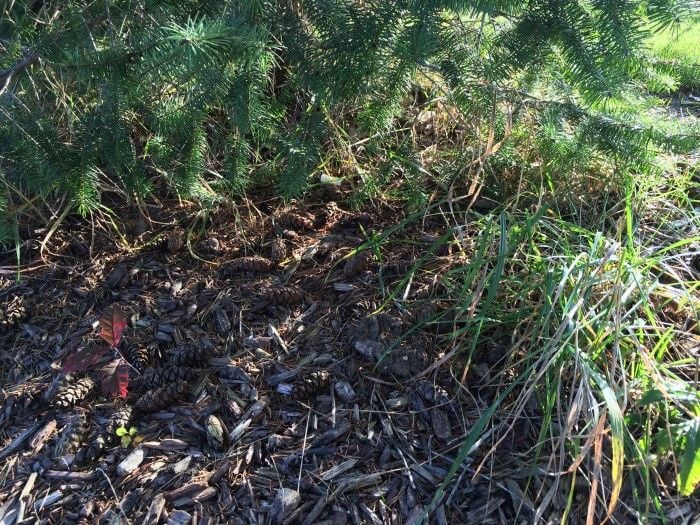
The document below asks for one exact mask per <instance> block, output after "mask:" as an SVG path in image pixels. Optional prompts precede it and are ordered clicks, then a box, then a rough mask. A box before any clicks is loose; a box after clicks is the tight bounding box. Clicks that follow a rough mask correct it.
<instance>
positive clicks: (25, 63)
mask: <svg viewBox="0 0 700 525" xmlns="http://www.w3.org/2000/svg"><path fill="white" fill-rule="evenodd" d="M37 60H39V55H37V54H36V53H32V52H27V51H25V52H24V58H23V59H22V60H20V61H19V62H17V63H16V64H15V65H14V66H12V67H11V68H9V69H5V70H4V71H0V82H2V87H1V88H0V95H2V94H3V93H5V91H7V87H8V86H9V85H10V81H11V80H12V77H14V76H15V75H17V74H18V73H21V72H22V71H24V70H25V69H27V68H28V67H29V66H31V65H32V64H33V63H34V62H36V61H37Z"/></svg>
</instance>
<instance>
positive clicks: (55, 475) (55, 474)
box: [43, 470, 97, 483]
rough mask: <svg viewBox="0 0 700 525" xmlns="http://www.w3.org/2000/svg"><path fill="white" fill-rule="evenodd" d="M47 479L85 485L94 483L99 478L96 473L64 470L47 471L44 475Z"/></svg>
mask: <svg viewBox="0 0 700 525" xmlns="http://www.w3.org/2000/svg"><path fill="white" fill-rule="evenodd" d="M43 477H44V478H45V479H58V480H62V481H73V482H79V483H85V482H87V481H93V480H94V479H95V478H96V477H97V473H96V472H92V471H90V472H66V471H63V470H45V471H44V473H43Z"/></svg>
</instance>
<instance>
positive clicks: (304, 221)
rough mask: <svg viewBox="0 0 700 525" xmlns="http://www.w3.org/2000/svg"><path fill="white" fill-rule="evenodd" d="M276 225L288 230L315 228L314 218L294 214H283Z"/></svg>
mask: <svg viewBox="0 0 700 525" xmlns="http://www.w3.org/2000/svg"><path fill="white" fill-rule="evenodd" d="M275 223H276V224H277V225H278V226H279V227H281V228H283V229H288V230H311V229H313V227H314V221H313V219H312V218H310V217H308V216H304V215H300V214H298V213H294V212H286V213H281V214H280V215H278V216H277V218H276V219H275Z"/></svg>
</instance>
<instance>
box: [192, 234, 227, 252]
mask: <svg viewBox="0 0 700 525" xmlns="http://www.w3.org/2000/svg"><path fill="white" fill-rule="evenodd" d="M197 248H198V251H199V252H200V253H202V254H204V255H220V254H221V252H222V251H223V247H222V245H221V241H219V239H217V238H216V237H207V238H206V239H204V240H202V241H200V242H199V244H198V245H197Z"/></svg>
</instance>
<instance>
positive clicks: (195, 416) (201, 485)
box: [0, 197, 529, 525]
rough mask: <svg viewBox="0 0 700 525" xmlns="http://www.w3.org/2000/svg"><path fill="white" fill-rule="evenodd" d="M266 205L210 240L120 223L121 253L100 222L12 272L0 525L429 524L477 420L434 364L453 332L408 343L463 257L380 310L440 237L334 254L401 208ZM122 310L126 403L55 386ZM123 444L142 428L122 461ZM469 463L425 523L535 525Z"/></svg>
mask: <svg viewBox="0 0 700 525" xmlns="http://www.w3.org/2000/svg"><path fill="white" fill-rule="evenodd" d="M256 202H261V201H260V200H257V201H256ZM338 202H341V201H338ZM258 206H259V207H258V208H255V207H253V206H252V205H239V206H228V207H222V208H221V209H219V210H218V211H217V212H216V213H214V214H212V215H211V216H210V217H209V222H208V224H207V228H206V232H204V230H203V229H201V228H200V226H201V223H196V224H193V223H192V222H188V221H191V216H192V215H191V214H189V213H188V210H187V209H184V208H182V207H180V208H178V207H177V205H176V204H173V205H172V206H170V205H169V206H163V207H158V206H152V207H149V208H147V209H145V210H144V213H143V214H140V213H137V211H134V210H127V211H126V212H125V216H124V217H121V219H122V220H123V221H124V225H125V227H124V231H126V232H127V233H126V237H127V239H126V240H128V242H129V243H130V244H131V246H132V249H130V250H127V249H124V248H119V247H118V245H117V244H115V240H114V239H115V237H114V234H113V233H111V232H110V230H109V229H108V228H107V227H106V226H104V225H98V226H97V227H95V226H94V225H93V227H92V228H91V227H90V225H89V224H88V225H86V223H85V222H82V223H77V222H76V223H75V224H70V223H69V222H66V224H64V225H63V226H62V227H61V228H60V229H59V230H58V231H57V232H56V234H55V235H54V236H53V237H52V238H51V239H50V242H49V243H48V244H47V246H46V251H45V252H44V254H43V259H42V258H39V254H38V252H37V251H36V245H32V246H30V247H28V250H27V251H26V255H25V257H28V258H33V259H34V261H39V262H41V261H44V262H43V263H42V264H44V266H43V267H42V268H41V269H39V270H36V271H33V272H30V273H28V274H26V276H24V277H23V279H22V280H21V281H20V282H19V283H17V282H15V281H14V280H12V275H7V274H5V275H4V277H5V279H4V281H3V283H2V291H0V302H1V306H2V308H3V312H2V314H1V315H2V319H0V321H2V323H3V324H2V327H3V332H2V335H1V336H0V345H1V348H2V362H1V363H0V369H1V372H2V375H1V377H2V385H3V390H2V398H1V401H2V406H1V407H0V446H1V447H3V448H0V458H1V462H0V502H1V506H0V516H2V518H1V519H2V520H4V521H3V523H9V524H11V523H13V522H19V521H21V520H24V521H25V522H39V523H147V524H148V523H150V524H155V523H250V524H253V523H254V524H263V523H283V524H291V523H303V524H311V523H314V524H321V523H322V524H334V525H340V524H344V523H376V524H378V523H392V524H393V523H396V524H398V523H405V524H413V523H419V522H420V520H421V517H422V516H423V513H424V511H425V510H426V509H428V507H429V506H430V504H431V502H432V501H433V498H434V496H435V494H436V487H437V486H438V485H440V483H441V482H442V481H443V480H444V479H445V478H446V476H447V473H448V471H449V469H450V468H451V467H452V464H453V463H454V461H455V458H456V456H457V453H458V450H459V447H460V445H461V443H462V441H463V440H464V437H465V435H466V434H467V433H468V432H469V430H470V428H471V425H472V424H473V422H474V421H475V420H476V419H478V417H479V416H480V415H481V413H482V411H483V410H484V408H485V407H486V406H487V404H488V399H487V398H488V390H482V391H480V392H475V391H472V390H473V389H472V390H470V387H469V385H466V384H465V385H460V381H459V376H460V374H461V373H462V372H463V367H461V366H459V363H458V362H455V361H454V360H452V361H449V362H446V363H443V364H442V365H441V366H431V365H432V364H433V363H435V362H436V361H438V360H439V359H440V357H441V356H442V355H444V354H445V353H446V352H447V351H449V348H448V347H447V346H446V345H447V343H445V339H444V336H443V334H442V333H444V332H445V330H440V326H435V325H434V324H428V325H422V324H421V325H420V328H419V329H416V330H413V331H411V328H413V327H415V326H417V323H418V322H419V320H420V319H426V318H427V317H426V316H430V314H431V312H434V311H435V308H438V307H439V302H438V301H436V300H434V299H432V298H433V297H434V294H435V285H436V282H437V276H438V275H439V274H440V273H441V272H444V271H446V270H447V269H448V268H449V267H450V265H454V264H459V256H458V254H455V255H454V256H452V257H450V256H448V254H445V253H436V254H435V255H432V256H431V257H430V259H429V260H428V262H427V263H426V268H428V269H429V271H424V272H421V273H420V274H416V275H415V276H414V278H413V280H412V281H411V285H410V288H409V294H408V295H407V296H405V297H404V296H403V290H404V289H403V288H402V290H401V294H400V295H399V296H398V297H397V298H396V299H400V300H394V299H392V300H390V301H388V304H385V302H386V300H387V298H389V295H388V294H389V292H390V291H392V290H393V289H394V286H395V285H397V284H398V283H399V282H400V281H401V279H403V278H404V277H405V276H406V275H407V272H408V271H409V269H410V268H411V265H412V263H413V262H414V261H416V260H417V258H419V257H420V256H422V255H424V254H425V252H426V250H427V248H428V246H429V245H430V243H431V242H432V241H434V240H435V239H436V238H437V237H439V236H440V235H442V234H443V233H444V232H445V231H446V225H445V223H444V221H441V220H438V219H435V218H432V217H428V218H426V219H425V220H420V221H416V222H413V223H411V224H410V225H408V226H407V227H406V228H403V229H401V230H400V231H397V232H396V233H395V235H394V236H392V237H391V238H389V239H388V242H384V243H383V244H382V245H381V248H379V249H377V250H375V249H373V247H372V246H371V243H369V244H370V246H369V249H367V250H363V251H360V252H359V253H357V254H354V255H351V256H350V257H347V256H348V255H350V254H351V252H352V251H353V250H355V249H357V248H358V247H362V246H365V245H367V241H368V239H371V238H372V237H371V232H381V231H386V229H387V228H388V227H390V226H394V225H396V224H398V223H399V221H400V220H401V219H402V217H403V212H401V211H400V210H396V209H394V208H392V207H391V206H389V205H387V204H384V205H381V206H379V207H377V208H376V209H373V210H372V212H371V213H356V212H351V211H350V210H349V209H348V208H347V206H345V207H344V206H342V205H339V204H336V203H335V202H333V201H331V200H330V199H329V198H327V197H317V198H310V199H309V200H307V201H305V202H304V203H303V204H297V205H294V206H291V207H283V206H282V205H281V204H280V203H279V202H277V201H275V200H273V199H270V200H267V201H265V200H263V201H262V204H258ZM173 209H174V210H176V211H171V212H166V211H165V210H173ZM438 217H439V216H438ZM32 250H33V251H32ZM12 256H13V254H12V255H11V256H8V259H7V260H6V262H5V264H6V265H11V264H12ZM27 263H28V266H32V264H30V261H27ZM34 266H35V267H36V264H34ZM4 267H5V268H8V266H4ZM114 306H118V307H119V308H121V309H122V310H123V311H124V312H125V314H126V317H127V319H128V326H127V328H126V331H125V333H124V337H123V340H122V342H121V344H120V346H119V349H120V351H121V354H122V355H123V356H124V357H125V358H126V359H127V361H128V362H129V365H130V368H131V373H130V375H131V380H130V384H129V393H128V396H127V398H126V399H119V398H116V399H115V398H113V397H110V396H106V395H104V394H101V392H100V389H99V388H97V386H98V385H94V384H91V383H94V381H92V380H91V379H86V378H87V377H88V375H87V374H85V373H82V374H81V373H78V374H72V375H71V374H69V375H66V374H63V373H62V371H61V364H62V363H63V362H64V361H65V359H66V357H67V356H69V355H70V354H71V353H72V352H74V351H75V350H76V349H77V348H79V347H81V346H84V345H86V344H92V343H94V342H95V341H97V323H98V320H99V318H100V316H101V315H102V313H103V311H104V310H105V309H106V308H108V307H114ZM431 308H432V310H431ZM426 309H427V311H426ZM378 311H380V313H377V312H378ZM407 333H408V335H406V334H407ZM388 350H390V351H388ZM481 366H482V367H484V366H488V363H486V364H485V365H484V364H482V365H481ZM81 381H82V382H81ZM475 394H476V395H475ZM119 427H123V428H124V429H129V428H132V427H134V428H135V429H136V433H135V434H134V435H133V436H131V438H132V442H131V443H128V444H126V446H122V444H120V442H119V438H118V437H117V436H116V429H117V428H119ZM521 437H522V436H521ZM489 446H490V445H489ZM489 446H487V447H486V449H487V450H488V448H489ZM509 446H510V447H516V448H517V443H515V444H513V443H511V444H510V445H509ZM472 461H474V463H473V464H472V463H471V462H472ZM478 462H479V453H476V458H475V456H474V454H473V455H472V456H471V459H470V460H467V461H465V463H464V464H463V465H462V466H460V469H459V470H458V472H457V475H456V476H455V478H454V480H453V481H452V482H451V483H450V484H448V485H447V486H446V490H445V494H444V497H443V498H442V499H441V501H440V503H439V505H438V506H437V507H436V508H435V509H434V510H432V513H431V514H430V522H431V523H438V524H445V523H512V522H513V520H515V519H516V507H519V510H518V518H517V519H520V520H522V519H525V520H527V519H528V511H529V509H528V506H527V504H523V500H520V501H518V497H517V494H518V493H519V490H518V488H517V483H515V482H512V480H510V479H509V480H508V481H507V482H500V481H496V480H494V479H492V477H491V476H492V475H493V474H494V473H493V472H492V471H489V468H488V466H487V467H486V468H485V469H482V470H483V471H482V472H481V473H480V474H479V475H475V471H476V468H477V467H478V465H479V463H478ZM506 462H507V460H506ZM512 466H513V469H514V470H516V468H515V465H514V464H513V465H512Z"/></svg>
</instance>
